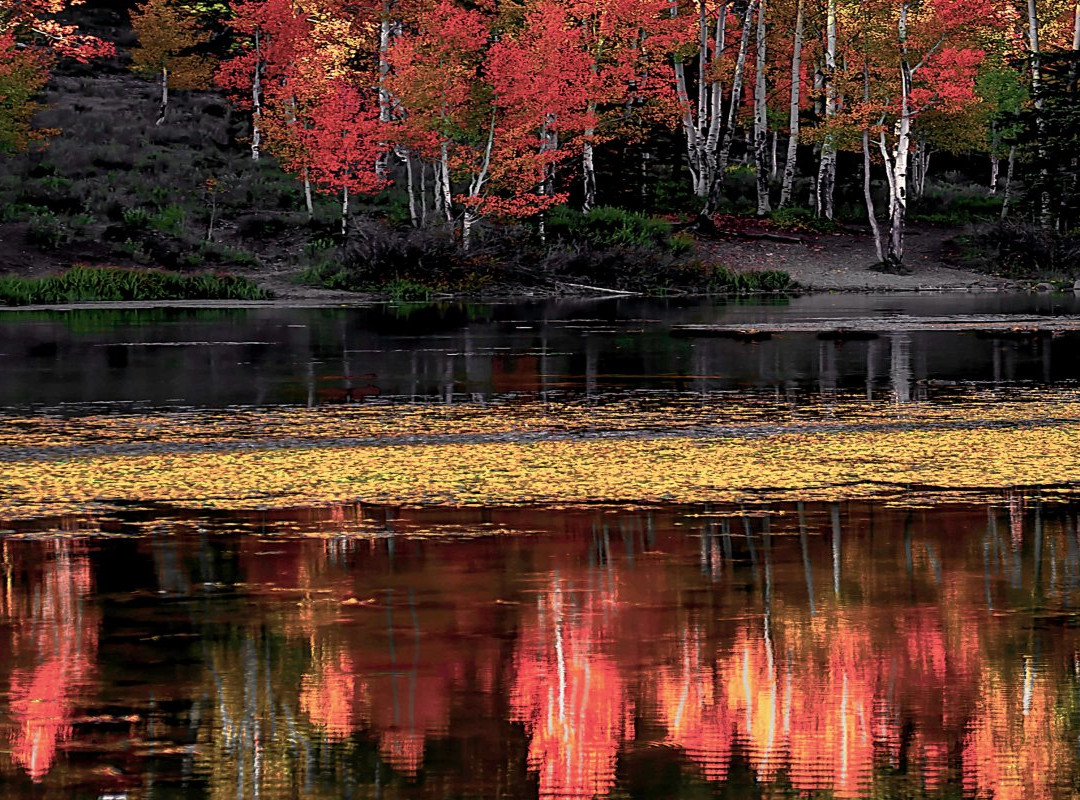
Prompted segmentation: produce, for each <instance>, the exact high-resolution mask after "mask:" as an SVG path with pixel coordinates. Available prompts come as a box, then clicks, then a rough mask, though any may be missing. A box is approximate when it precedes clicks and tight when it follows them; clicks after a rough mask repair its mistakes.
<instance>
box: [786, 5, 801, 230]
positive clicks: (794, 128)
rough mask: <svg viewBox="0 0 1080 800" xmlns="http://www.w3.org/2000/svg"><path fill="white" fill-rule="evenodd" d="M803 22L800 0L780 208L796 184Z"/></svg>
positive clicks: (788, 200) (792, 64)
mask: <svg viewBox="0 0 1080 800" xmlns="http://www.w3.org/2000/svg"><path fill="white" fill-rule="evenodd" d="M803 24H804V22H803V0H798V2H797V5H796V7H795V41H794V43H793V45H792V50H791V102H790V104H789V106H788V143H787V159H786V160H785V161H784V180H783V183H782V185H781V187H780V208H785V207H787V206H788V205H790V203H791V192H792V189H793V188H794V186H795V167H796V161H797V160H798V156H799V105H800V103H801V97H800V94H801V89H802V85H801V83H802V80H801V79H802V46H803Z"/></svg>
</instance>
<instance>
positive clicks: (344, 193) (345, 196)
mask: <svg viewBox="0 0 1080 800" xmlns="http://www.w3.org/2000/svg"><path fill="white" fill-rule="evenodd" d="M348 233H349V187H348V186H346V187H345V188H344V189H342V190H341V235H342V236H347V235H348Z"/></svg>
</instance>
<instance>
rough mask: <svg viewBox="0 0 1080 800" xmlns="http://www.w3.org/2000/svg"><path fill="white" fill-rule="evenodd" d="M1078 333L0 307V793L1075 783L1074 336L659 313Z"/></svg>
mask: <svg viewBox="0 0 1080 800" xmlns="http://www.w3.org/2000/svg"><path fill="white" fill-rule="evenodd" d="M1078 311H1080V308H1078V307H1077V303H1076V301H1075V300H1072V299H1060V298H1058V299H1054V298H1038V299H1032V298H1024V297H1006V296H1002V297H997V296H993V297H985V298H973V297H968V296H962V297H934V298H864V297H850V298H847V297H839V298H827V297H826V298H822V297H818V298H805V299H801V300H796V301H793V302H792V303H790V304H788V305H773V306H767V307H761V306H715V305H712V304H701V303H697V302H694V303H691V302H680V303H676V302H669V303H645V302H640V301H633V302H628V301H619V302H603V303H592V304H587V303H570V304H548V305H538V306H530V307H469V308H464V307H454V308H444V309H436V310H421V311H419V312H417V313H414V314H408V313H405V312H404V311H402V310H401V309H398V310H393V309H379V310H375V311H369V310H360V311H357V310H348V311H346V310H311V309H305V310H282V309H259V310H245V311H234V312H209V313H208V312H200V313H194V312H189V311H183V312H178V311H156V312H152V313H151V312H138V313H128V314H115V313H108V314H100V315H95V314H92V313H89V312H78V313H72V314H64V315H12V316H6V317H0V353H2V355H0V366H2V368H3V374H4V380H3V381H2V382H0V406H2V408H0V491H2V492H3V497H2V498H0V530H2V531H3V533H2V538H0V568H2V571H3V575H2V592H0V642H3V646H0V729H2V730H0V795H2V796H3V797H5V798H6V797H12V798H19V800H22V798H101V797H109V796H112V797H126V798H131V799H132V800H134V798H146V799H147V800H150V798H163V799H164V798H188V797H191V798H241V797H243V798H255V797H259V798H268V799H269V798H347V797H348V798H376V797H379V798H382V797H386V798H390V797H402V798H413V797H415V798H447V797H483V798H495V797H500V798H536V797H538V796H539V797H542V798H590V797H607V796H610V797H633V798H652V797H695V798H697V797H711V796H716V797H730V798H757V797H764V796H768V797H789V796H790V797H796V796H807V795H813V796H821V797H843V798H860V797H890V798H907V797H976V798H1014V797H1015V798H1048V799H1049V798H1067V797H1075V796H1076V793H1077V787H1078V785H1080V631H1078V628H1077V625H1076V622H1077V618H1078V617H1077V609H1080V525H1078V521H1080V520H1078V518H1080V503H1078V502H1077V501H1076V500H1074V499H1073V498H1074V496H1075V488H1076V484H1077V483H1080V473H1077V472H1076V471H1075V469H1074V465H1073V462H1072V461H1071V455H1070V454H1071V452H1072V451H1073V450H1076V449H1077V448H1076V447H1075V445H1076V444H1078V443H1080V436H1078V435H1077V431H1078V430H1080V427H1078V424H1080V399H1078V396H1077V379H1078V378H1080V356H1078V355H1077V353H1078V351H1077V347H1076V345H1077V344H1078V343H1080V337H1078V336H1077V335H1075V334H1064V335H1061V336H1056V337H1048V336H1038V335H1029V334H1022V335H1000V336H988V335H985V334H983V335H977V334H975V333H973V332H965V333H959V332H958V333H943V332H935V333H919V332H903V333H897V334H892V335H883V336H881V337H879V338H878V339H873V340H869V341H848V342H837V341H829V340H825V339H822V338H819V337H818V336H816V335H815V334H813V333H801V334H791V335H783V336H777V337H775V338H774V339H772V340H770V341H766V342H757V343H745V342H738V341H731V340H718V339H686V338H680V337H675V336H672V335H671V332H670V329H671V326H672V325H674V324H681V323H703V322H705V323H707V322H732V321H738V322H740V323H742V322H746V323H747V324H752V323H756V322H761V321H767V320H802V319H807V318H815V319H820V318H838V317H845V316H846V317H856V316H858V317H865V316H868V315H875V314H876V315H881V314H893V315H900V314H913V315H923V316H944V315H952V314H958V313H959V314H963V313H978V314H987V313H1002V314H1030V313H1039V314H1074V313H1078ZM827 325H828V323H823V329H824V328H825V327H827ZM448 407H449V408H448ZM898 443H899V444H898ZM973 443H977V446H978V447H979V448H981V449H979V450H973V449H971V448H972V447H973ZM919 448H923V450H919ZM1025 448H1027V449H1025ZM1055 448H1056V449H1055ZM1051 451H1053V457H1052V459H1051V457H1050V456H1049V455H1048V454H1049V453H1051ZM913 453H915V455H912V454H913ZM918 453H922V455H919V454H918ZM523 454H524V455H523ZM583 454H584V455H583ZM526 455H527V457H528V458H529V459H532V460H531V461H530V462H529V463H530V464H533V465H534V466H535V469H541V467H542V468H543V469H550V470H551V471H550V472H549V473H543V476H544V477H542V478H537V477H536V474H535V470H534V472H533V473H532V474H526V473H517V472H515V471H514V468H515V464H516V463H517V462H518V461H519V460H520V459H522V458H524V457H525V456H526ZM811 457H812V458H813V459H814V461H813V463H811V461H810V459H811ZM905 458H907V459H909V462H905V461H904V459H905ZM499 459H502V460H503V462H504V463H503V464H501V465H500V464H499V463H498V462H499ZM545 459H548V460H545ZM620 459H621V460H620ZM635 459H636V461H635ZM800 459H801V460H800ZM829 459H832V461H829ZM853 459H854V460H853ZM549 461H551V462H552V463H553V464H554V466H552V465H551V464H549ZM826 461H829V464H828V465H826V466H822V464H823V463H824V462H826ZM639 462H640V463H639ZM900 462H903V464H904V466H903V471H904V472H905V474H910V476H911V477H907V478H898V477H897V475H896V474H895V473H896V470H897V467H896V464H897V463H900ZM930 462H933V463H930ZM613 464H614V465H615V466H614V467H613V466H612V465H613ZM384 465H385V466H384ZM536 465H539V466H536ZM560 465H561V467H560ZM935 465H937V466H935ZM942 465H944V466H942ZM826 467H827V468H826ZM259 469H265V472H263V473H260V472H259V471H258V470H259ZM856 473H857V474H856ZM342 475H344V476H347V477H348V478H349V481H350V482H348V483H341V482H335V481H338V479H339V478H340V477H341V476H342ZM162 476H165V477H162ZM358 476H359V477H358ZM598 476H600V477H598ZM1040 476H1042V477H1040ZM601 478H602V479H601ZM931 478H932V479H933V480H931ZM1051 478H1052V480H1051ZM931 483H932V484H933V486H932V487H931V488H932V491H930V489H928V485H929V484H931ZM1051 484H1052V485H1051ZM545 485H546V486H550V487H554V488H551V489H550V491H549V494H544V492H543V487H544V486H545ZM435 486H438V487H439V492H442V493H441V494H438V493H437V492H436V491H435V489H434V488H433V487H435ZM409 487H413V488H412V492H413V494H412V496H410V495H409V491H410V488H409ZM655 487H659V489H657V488H655ZM883 487H885V488H883ZM391 489H392V490H393V491H394V492H397V493H398V494H395V495H394V501H393V502H387V501H385V500H382V501H380V494H381V493H382V494H386V493H389V492H390V490H391ZM654 489H655V493H656V494H655V496H654V493H653V492H654ZM661 489H662V490H663V491H662V492H661V491H660V490H661ZM616 492H618V494H616ZM665 497H667V498H668V499H667V500H665V499H664V498H665ZM538 498H539V499H538ZM683 498H692V499H694V501H695V502H692V503H688V502H682V500H683Z"/></svg>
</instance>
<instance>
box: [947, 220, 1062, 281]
mask: <svg viewBox="0 0 1080 800" xmlns="http://www.w3.org/2000/svg"><path fill="white" fill-rule="evenodd" d="M955 245H956V250H957V255H958V258H959V260H960V261H961V262H962V263H963V264H964V265H966V266H969V267H972V268H975V269H980V268H981V269H984V270H990V271H993V272H996V273H998V274H999V275H1002V276H1004V277H1007V278H1033V279H1050V280H1055V279H1060V280H1064V281H1067V282H1069V283H1071V282H1072V281H1073V280H1075V279H1076V278H1077V277H1080V235H1076V234H1074V235H1065V234H1059V233H1055V232H1053V231H1046V230H1043V229H1042V228H1039V227H1037V226H1035V225H1031V224H1029V223H1023V222H1014V221H1012V220H1003V221H999V222H997V223H995V224H994V225H991V226H989V227H987V228H984V229H982V230H979V231H975V232H973V233H969V234H967V235H964V236H961V237H959V238H958V239H957V240H956V242H955Z"/></svg>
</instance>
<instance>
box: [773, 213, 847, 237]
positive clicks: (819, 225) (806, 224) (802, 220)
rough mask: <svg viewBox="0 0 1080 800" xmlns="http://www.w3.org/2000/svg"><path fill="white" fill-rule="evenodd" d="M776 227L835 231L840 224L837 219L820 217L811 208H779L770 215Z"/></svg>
mask: <svg viewBox="0 0 1080 800" xmlns="http://www.w3.org/2000/svg"><path fill="white" fill-rule="evenodd" d="M769 222H770V223H771V224H772V226H773V227H774V228H778V229H780V230H784V231H800V232H805V233H833V232H835V231H836V230H837V228H838V227H839V225H838V224H837V222H836V221H835V220H831V219H823V218H818V217H816V216H815V215H814V212H813V211H811V210H810V209H809V208H797V207H791V208H779V209H777V210H776V211H774V212H772V214H771V215H770V216H769Z"/></svg>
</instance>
